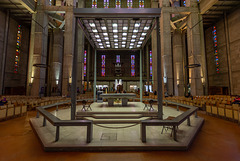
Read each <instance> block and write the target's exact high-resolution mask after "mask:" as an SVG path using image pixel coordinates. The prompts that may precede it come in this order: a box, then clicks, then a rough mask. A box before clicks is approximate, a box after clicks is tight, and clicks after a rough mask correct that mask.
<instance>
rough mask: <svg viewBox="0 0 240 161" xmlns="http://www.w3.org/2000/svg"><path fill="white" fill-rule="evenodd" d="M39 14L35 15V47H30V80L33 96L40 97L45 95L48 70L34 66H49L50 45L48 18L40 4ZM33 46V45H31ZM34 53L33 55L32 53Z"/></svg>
mask: <svg viewBox="0 0 240 161" xmlns="http://www.w3.org/2000/svg"><path fill="white" fill-rule="evenodd" d="M38 3H39V5H38V8H37V14H36V15H35V21H36V22H37V23H36V22H34V24H35V27H33V28H35V33H34V36H31V40H30V41H31V42H32V41H34V47H33V48H31V47H30V54H29V61H30V60H31V61H32V64H31V63H30V64H31V66H30V69H29V72H30V71H31V74H30V73H29V75H28V76H29V77H28V80H30V82H32V83H31V89H30V93H31V96H39V94H40V93H41V95H43V94H44V93H45V90H46V89H45V88H46V87H45V79H46V68H42V67H39V66H34V64H45V65H47V45H48V16H47V14H46V13H45V11H44V10H43V9H42V8H43V5H42V4H40V2H38ZM30 44H31V43H30ZM30 46H31V45H30ZM31 52H33V53H31Z"/></svg>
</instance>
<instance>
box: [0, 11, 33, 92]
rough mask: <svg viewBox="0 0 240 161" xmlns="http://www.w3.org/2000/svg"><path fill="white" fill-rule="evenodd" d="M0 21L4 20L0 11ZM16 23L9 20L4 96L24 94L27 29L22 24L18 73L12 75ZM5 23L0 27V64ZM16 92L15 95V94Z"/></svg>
mask: <svg viewBox="0 0 240 161" xmlns="http://www.w3.org/2000/svg"><path fill="white" fill-rule="evenodd" d="M0 19H1V20H4V19H6V13H4V12H1V11H0ZM3 22H4V21H3ZM19 24H21V23H18V22H17V21H16V20H14V19H13V18H10V23H9V33H8V40H7V41H8V43H7V55H6V64H5V76H4V88H5V93H6V94H25V87H26V77H27V75H26V74H27V64H28V46H29V28H28V27H25V26H23V25H22V24H21V25H22V39H21V40H22V41H21V42H22V43H21V53H20V55H19V58H20V60H19V68H18V73H14V62H15V56H16V43H17V27H18V25H19ZM4 30H5V23H2V25H0V53H1V54H0V60H1V61H0V62H1V63H2V53H3V52H2V51H3V39H4ZM16 92H17V93H16Z"/></svg>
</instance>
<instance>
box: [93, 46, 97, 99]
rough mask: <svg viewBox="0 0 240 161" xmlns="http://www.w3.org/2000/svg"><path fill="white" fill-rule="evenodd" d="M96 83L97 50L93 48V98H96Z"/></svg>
mask: <svg viewBox="0 0 240 161" xmlns="http://www.w3.org/2000/svg"><path fill="white" fill-rule="evenodd" d="M96 85H97V50H96V49H95V54H94V83H93V92H94V93H93V99H94V101H97V100H96Z"/></svg>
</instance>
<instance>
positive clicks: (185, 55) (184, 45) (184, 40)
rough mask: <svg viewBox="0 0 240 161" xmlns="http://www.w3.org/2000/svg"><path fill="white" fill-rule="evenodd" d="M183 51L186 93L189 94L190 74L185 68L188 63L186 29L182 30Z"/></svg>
mask: <svg viewBox="0 0 240 161" xmlns="http://www.w3.org/2000/svg"><path fill="white" fill-rule="evenodd" d="M182 44H183V48H182V53H183V75H184V95H187V90H188V87H187V85H188V83H189V76H188V68H185V66H186V65H188V57H187V50H186V30H184V31H183V32H182Z"/></svg>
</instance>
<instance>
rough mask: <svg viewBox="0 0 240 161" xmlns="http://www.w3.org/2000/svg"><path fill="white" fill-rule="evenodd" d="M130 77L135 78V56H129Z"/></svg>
mask: <svg viewBox="0 0 240 161" xmlns="http://www.w3.org/2000/svg"><path fill="white" fill-rule="evenodd" d="M131 76H132V77H134V76H135V55H131Z"/></svg>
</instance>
